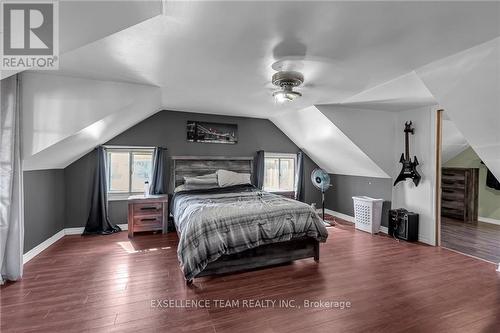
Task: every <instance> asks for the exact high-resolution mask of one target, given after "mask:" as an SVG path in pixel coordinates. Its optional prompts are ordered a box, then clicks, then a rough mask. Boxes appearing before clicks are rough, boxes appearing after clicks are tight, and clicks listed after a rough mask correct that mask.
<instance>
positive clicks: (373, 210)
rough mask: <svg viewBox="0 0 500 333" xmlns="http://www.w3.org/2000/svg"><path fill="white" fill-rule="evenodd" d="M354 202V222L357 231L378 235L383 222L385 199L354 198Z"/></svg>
mask: <svg viewBox="0 0 500 333" xmlns="http://www.w3.org/2000/svg"><path fill="white" fill-rule="evenodd" d="M352 200H353V201H354V222H355V224H356V229H359V230H362V231H366V232H369V233H371V234H376V233H378V232H379V229H380V221H381V220H382V203H383V202H384V200H383V199H374V198H370V197H364V196H363V197H352Z"/></svg>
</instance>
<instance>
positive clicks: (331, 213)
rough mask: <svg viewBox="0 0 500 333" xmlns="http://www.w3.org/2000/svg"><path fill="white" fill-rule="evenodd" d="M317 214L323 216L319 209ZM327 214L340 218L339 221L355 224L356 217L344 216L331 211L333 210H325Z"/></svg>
mask: <svg viewBox="0 0 500 333" xmlns="http://www.w3.org/2000/svg"><path fill="white" fill-rule="evenodd" d="M317 212H318V214H320V216H321V213H322V210H321V208H320V209H317ZM325 213H327V214H328V215H332V216H335V217H338V218H339V219H342V220H345V221H347V222H351V223H354V217H353V216H350V215H346V214H342V213H339V212H336V211H334V210H331V209H325Z"/></svg>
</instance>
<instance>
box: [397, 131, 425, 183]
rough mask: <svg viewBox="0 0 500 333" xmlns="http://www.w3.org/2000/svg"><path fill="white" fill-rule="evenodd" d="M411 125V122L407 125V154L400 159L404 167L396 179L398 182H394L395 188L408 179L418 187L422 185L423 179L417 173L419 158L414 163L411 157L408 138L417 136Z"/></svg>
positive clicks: (415, 158)
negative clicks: (421, 180) (419, 184)
mask: <svg viewBox="0 0 500 333" xmlns="http://www.w3.org/2000/svg"><path fill="white" fill-rule="evenodd" d="M411 125H412V122H411V121H410V122H409V123H408V122H406V123H405V130H404V132H405V152H404V154H401V158H400V159H399V163H401V164H403V167H402V168H401V172H400V173H399V176H398V178H396V181H394V186H395V185H396V184H397V183H399V182H400V181H403V180H405V179H408V178H411V179H412V180H413V182H414V183H415V186H418V183H420V179H421V178H422V177H421V176H420V174H419V173H418V171H417V165H418V160H417V156H415V157H414V158H413V162H412V160H411V157H410V142H409V140H408V136H409V135H410V133H411V134H415V129H414V128H412V127H411Z"/></svg>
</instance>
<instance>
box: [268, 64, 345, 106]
mask: <svg viewBox="0 0 500 333" xmlns="http://www.w3.org/2000/svg"><path fill="white" fill-rule="evenodd" d="M267 68H268V71H267V73H268V75H269V74H271V84H272V87H271V89H272V96H273V97H274V99H275V102H276V103H278V104H282V103H285V102H292V101H294V100H297V99H298V98H300V97H302V96H303V94H304V97H306V96H307V97H309V98H308V99H311V98H313V99H314V102H316V101H317V96H320V95H325V97H326V96H327V95H326V94H325V92H326V91H330V95H331V92H334V91H335V88H334V86H335V84H336V83H337V82H336V81H338V80H339V79H341V78H344V77H345V75H343V74H344V73H343V72H342V71H341V70H340V69H339V66H338V64H337V63H334V61H333V60H332V59H328V58H324V57H314V56H304V55H302V56H284V57H281V58H280V59H279V60H277V61H274V62H273V63H272V64H271V66H270V68H269V67H267ZM333 73H336V74H337V75H332V74H333ZM322 80H324V81H323V82H321V81H322ZM342 81H343V80H342ZM268 82H269V81H268ZM276 87H278V89H276ZM328 97H330V96H328Z"/></svg>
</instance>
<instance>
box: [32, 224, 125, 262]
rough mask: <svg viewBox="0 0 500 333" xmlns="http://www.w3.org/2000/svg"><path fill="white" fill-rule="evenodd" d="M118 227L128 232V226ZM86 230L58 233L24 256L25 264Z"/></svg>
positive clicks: (73, 229)
mask: <svg viewBox="0 0 500 333" xmlns="http://www.w3.org/2000/svg"><path fill="white" fill-rule="evenodd" d="M118 226H119V227H120V228H121V229H122V230H123V231H125V230H128V224H118ZM84 229H85V228H83V227H82V228H65V229H62V230H60V231H58V232H57V233H56V234H55V235H53V236H52V237H50V238H48V239H46V240H45V241H43V242H42V243H40V244H38V245H37V246H35V247H34V248H32V249H31V250H29V251H28V252H26V253H25V254H23V264H26V263H27V262H28V261H30V260H31V259H33V258H34V257H35V256H37V255H38V254H40V253H42V251H44V250H46V249H47V248H48V247H49V246H51V245H52V244H54V243H55V242H57V241H58V240H60V239H61V238H63V237H64V236H67V235H81V234H82V233H83V230H84Z"/></svg>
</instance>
